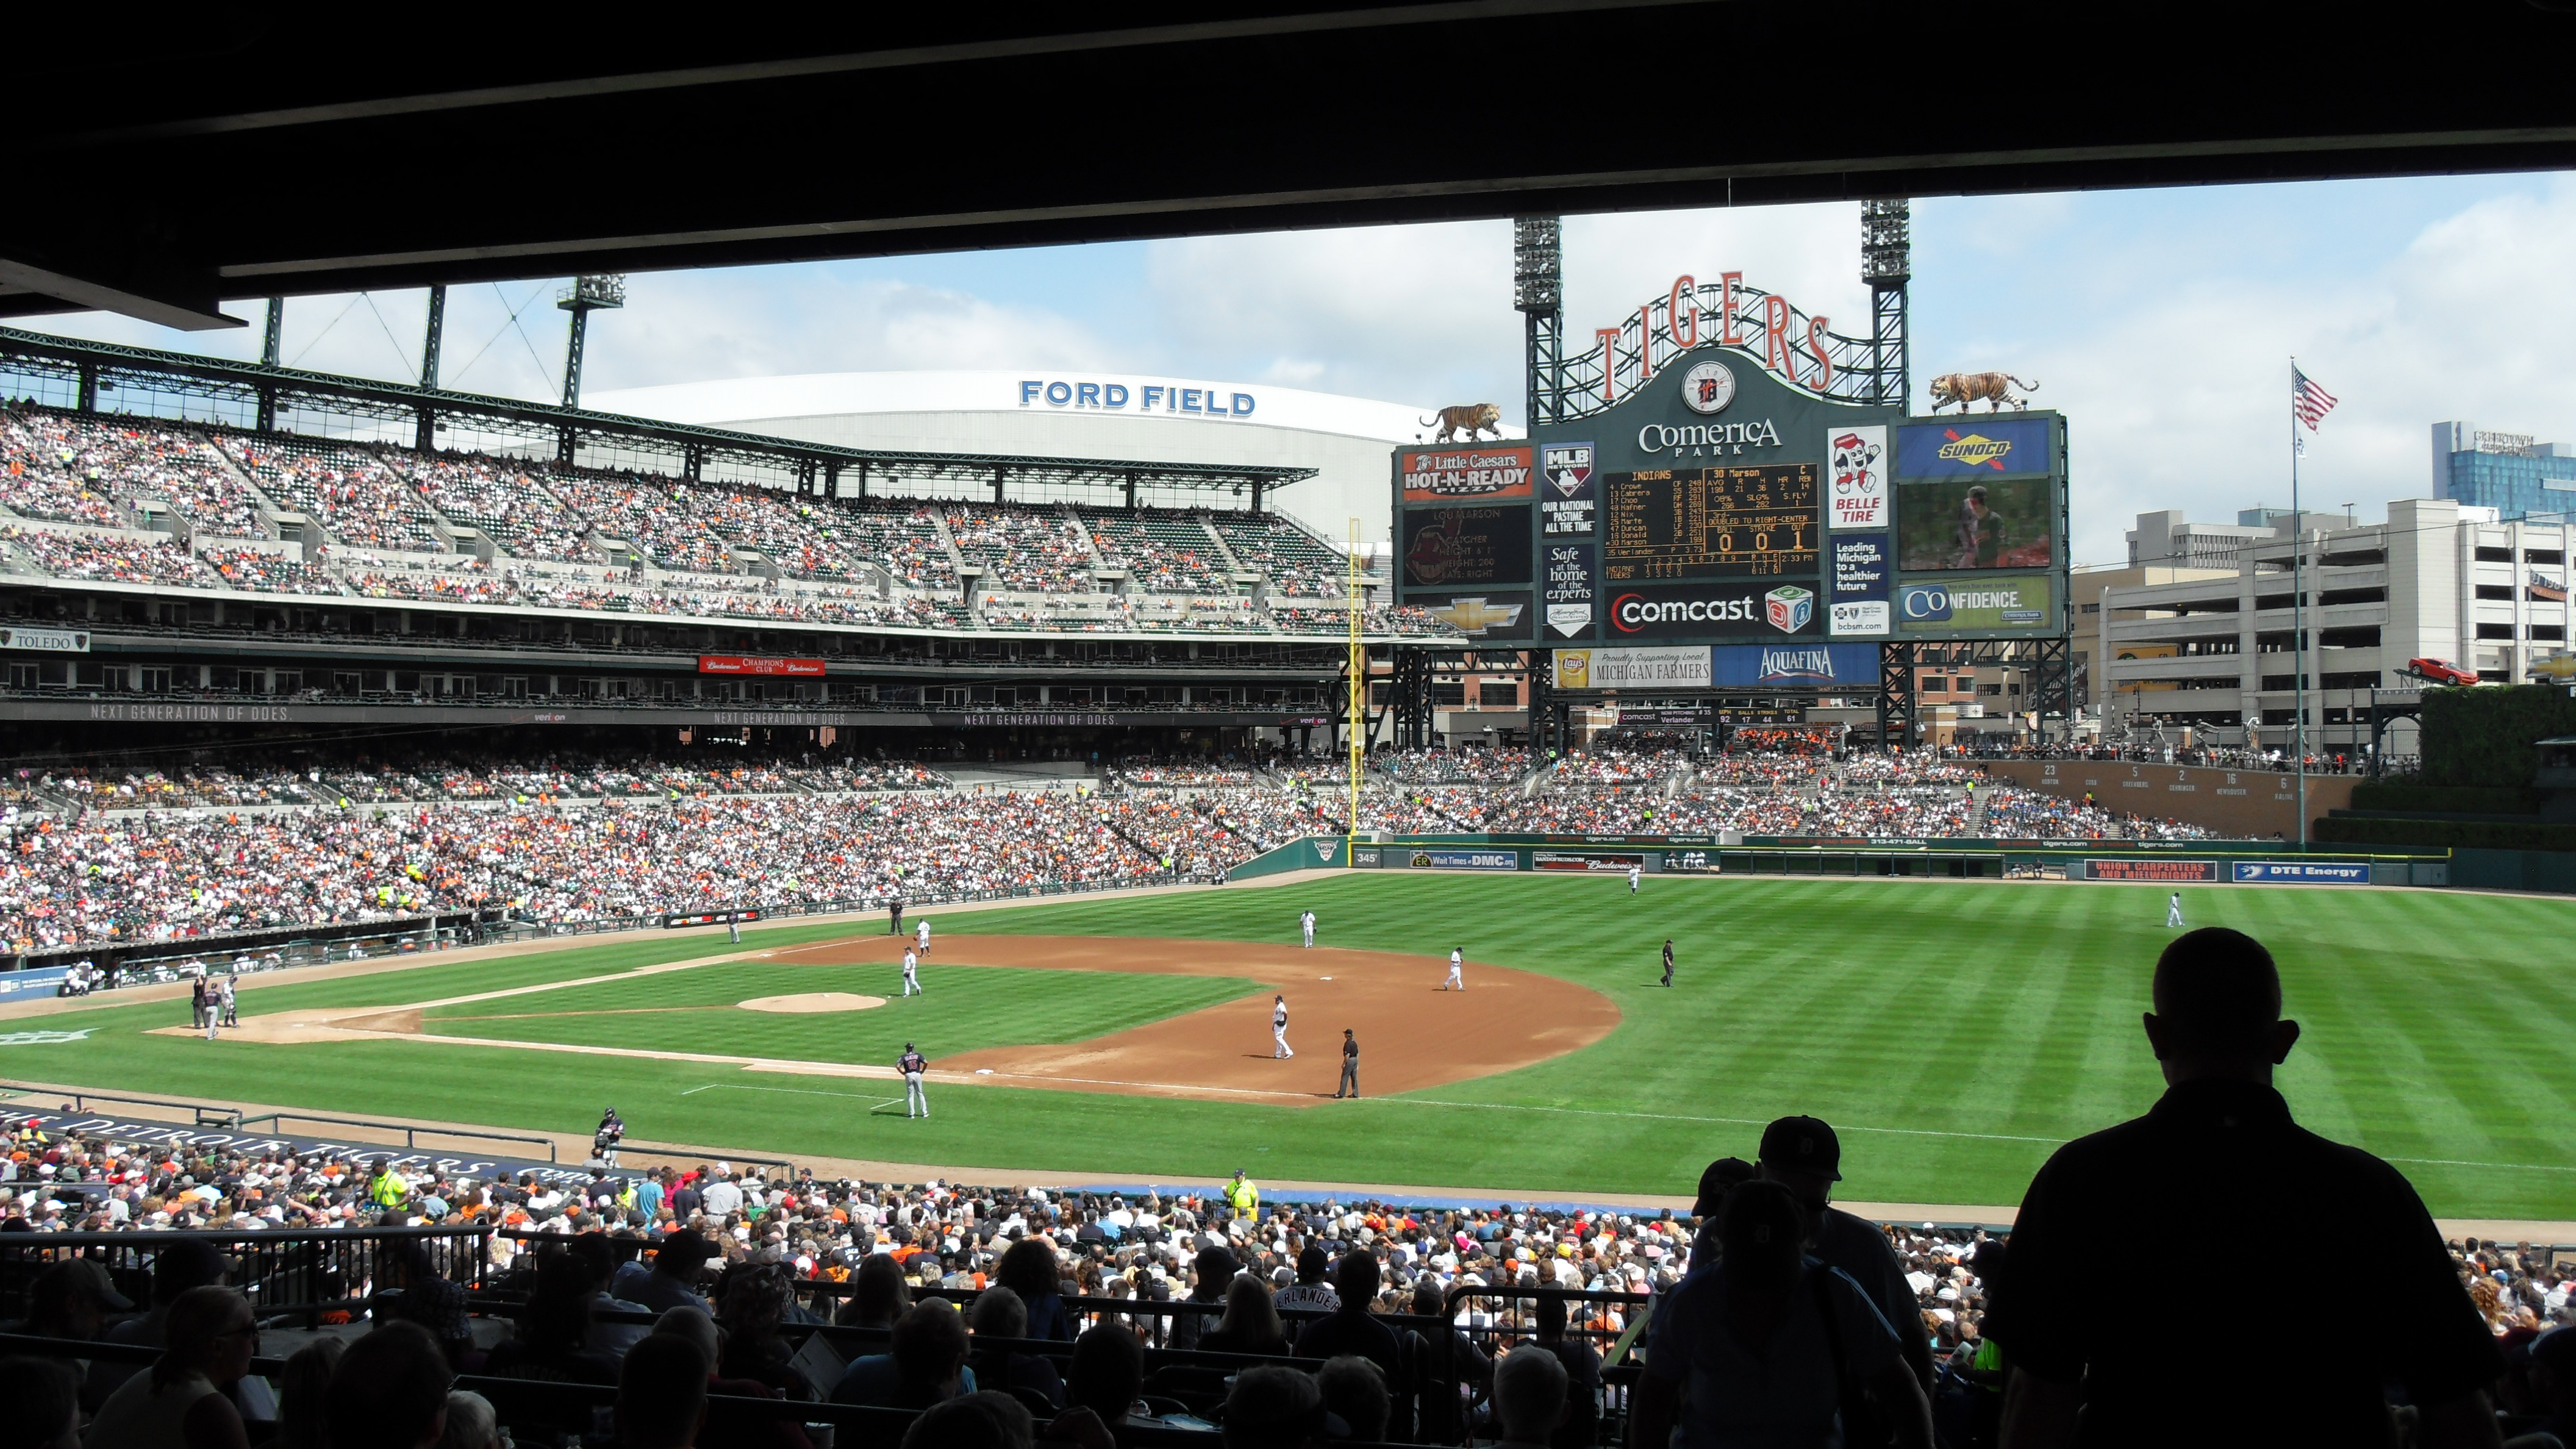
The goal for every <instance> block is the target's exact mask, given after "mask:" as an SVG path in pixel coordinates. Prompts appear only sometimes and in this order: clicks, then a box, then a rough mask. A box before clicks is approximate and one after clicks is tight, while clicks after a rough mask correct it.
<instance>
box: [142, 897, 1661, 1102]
mask: <svg viewBox="0 0 2576 1449" xmlns="http://www.w3.org/2000/svg"><path fill="white" fill-rule="evenodd" d="M908 941H909V938H908V937H895V936H862V937H853V938H847V939H843V940H839V941H825V942H820V943H817V944H814V945H810V946H791V947H784V948H780V949H776V950H771V951H747V952H742V953H740V954H729V955H723V956H708V957H700V958H697V959H694V960H689V961H675V962H668V963H663V964H659V965H653V966H642V967H636V968H633V969H631V970H629V971H624V972H613V973H609V974H606V975H600V976H586V977H581V978H578V979H576V980H571V981H557V982H549V983H543V984H539V985H533V986H516V987H510V988H506V989H503V990H498V991H486V992H476V993H472V994H470V995H464V996H449V997H444V998H440V999H437V1000H429V1001H416V1002H409V1003H403V1004H398V1005H374V1006H361V1007H340V1008H327V1009H319V1010H316V1009H305V1010H298V1011H286V1012H274V1013H265V1014H246V1015H244V1016H243V1017H242V1020H241V1025H240V1026H238V1027H231V1028H227V1029H226V1030H225V1033H224V1034H225V1035H226V1036H228V1037H230V1038H232V1039H233V1040H236V1041H251V1042H261V1043H266V1044H270V1045H278V1046H291V1045H296V1044H299V1043H318V1042H331V1041H350V1040H358V1039H377V1040H386V1039H391V1040H411V1041H421V1042H428V1043H438V1044H448V1045H472V1046H482V1047H500V1048H506V1049H511V1050H518V1051H536V1052H573V1053H580V1054H584V1055H595V1056H622V1057H641V1058H650V1059H656V1060H666V1061H675V1062H695V1063H701V1064H705V1065H722V1066H734V1067H738V1068H740V1069H741V1070H744V1071H748V1072H770V1073H781V1074H786V1075H794V1076H832V1077H872V1078H891V1077H892V1076H893V1075H894V1072H893V1070H892V1068H891V1067H888V1066H876V1065H867V1064H861V1063H852V1062H820V1061H800V1060H794V1059H788V1058H779V1057H762V1056H742V1055H734V1054H730V1053H717V1052H698V1051H662V1050H654V1049H651V1048H646V1047H614V1046H599V1045H587V1044H582V1043H579V1042H570V1041H564V1042H546V1041H528V1040H519V1039H515V1038H502V1037H484V1036H474V1035H466V1034H459V1033H456V1032H454V1031H452V1030H440V1031H437V1032H434V1033H433V1032H429V1031H426V1030H425V1029H424V1026H423V1012H424V1011H425V1010H427V1009H430V1008H436V1007H448V1006H457V1005H463V1004H467V1003H481V1002H488V1001H498V1000H502V999H510V998H516V999H520V1002H521V1004H524V1005H526V1006H529V1007H532V1008H539V1009H534V1010H527V1011H518V1012H509V1013H504V1014H503V1016H500V1017H494V1016H484V1017H454V1016H451V1017H446V1018H442V1020H443V1021H446V1022H460V1021H471V1020H497V1019H505V1018H507V1017H540V1016H547V1017H561V1018H566V1019H570V1018H575V1017H581V1016H593V1015H622V1014H625V1013H624V1012H623V1011H621V1010H620V1009H618V1008H608V1009H606V1010H604V1011H588V1012H551V1011H545V1010H543V1009H541V1008H542V1007H543V997H544V996H545V995H546V994H547V993H549V992H554V991H559V990H562V989H564V988H566V987H572V986H592V985H599V984H603V983H613V982H616V981H620V980H633V979H635V978H637V977H640V976H649V975H658V974H661V973H665V972H673V971H687V970H691V969H693V968H696V967H701V966H712V965H718V964H725V963H733V962H762V963H766V964H769V965H774V966H777V967H780V968H783V970H784V971H786V972H792V971H794V970H795V969H796V968H798V967H818V966H850V965H857V964H862V963H876V962H887V963H891V962H892V961H894V960H895V959H896V958H897V957H898V956H900V955H901V954H902V951H903V948H904V946H905V945H906V944H907V943H908ZM931 962H932V963H933V964H935V965H936V966H975V967H1002V968H1014V967H1016V968H1029V969H1041V970H1048V971H1074V972H1082V971H1096V972H1126V973H1141V974H1151V975H1167V976H1224V977H1234V978H1238V979H1240V978H1247V977H1248V978H1250V979H1252V980H1255V981H1258V982H1260V983H1261V989H1260V990H1259V991H1256V992H1253V993H1250V994H1248V995H1245V996H1242V997H1238V998H1236V999H1234V1000H1232V1001H1227V1002H1222V1003H1220V1004H1218V1005H1215V1006H1211V1007H1206V1008H1203V1009H1200V1010H1197V1011H1191V1012H1185V1013H1183V1014H1181V1015H1178V1016H1172V1017H1167V1018H1165V1019H1163V1020H1161V1021H1156V1022H1150V1023H1148V1024H1146V1025H1144V1026H1139V1027H1134V1028H1130V1029H1128V1030H1125V1031H1119V1032H1113V1033H1111V1034H1109V1035H1107V1036H1101V1037H1094V1038H1091V1039H1090V1040H1087V1041H1079V1042H1070V1043H1058V1044H1052V1045H1028V1046H1001V1047H988V1048H984V1049H982V1050H978V1051H971V1052H963V1053H959V1054H957V1055H954V1056H949V1057H945V1058H939V1059H935V1060H934V1063H933V1070H932V1072H931V1073H930V1075H931V1077H932V1079H933V1080H937V1081H944V1082H949V1083H956V1084H961V1085H963V1084H990V1085H995V1086H1016V1087H1045V1088H1053V1089H1056V1090H1063V1091H1078V1092H1115V1093H1124V1094H1130V1095H1138V1096H1159V1097H1196V1098H1202V1099H1205V1100H1209V1101H1245V1100H1262V1101H1268V1102H1271V1103H1273V1104H1276V1105H1283V1106H1304V1105H1309V1104H1312V1103H1314V1102H1318V1101H1329V1100H1331V1099H1332V1096H1333V1090H1334V1088H1335V1087H1337V1086H1338V1085H1339V1084H1340V1080H1341V1067H1342V1054H1341V1043H1342V1031H1343V1029H1344V1028H1346V1027H1347V1028H1349V1029H1351V1030H1352V1031H1354V1032H1356V1033H1357V1037H1358V1041H1359V1045H1360V1048H1361V1053H1360V1074H1359V1083H1360V1089H1361V1091H1362V1092H1364V1093H1366V1094H1369V1095H1381V1094H1387V1093H1397V1092H1411V1091H1418V1090H1420V1089H1422V1088H1425V1087H1440V1086H1446V1085H1448V1084H1450V1083H1453V1082H1461V1081H1466V1080H1468V1079H1470V1078H1474V1077H1483V1076H1489V1075H1492V1074H1493V1073H1496V1072H1505V1071H1510V1070H1512V1069H1514V1068H1516V1067H1525V1066H1530V1065H1532V1064H1534V1063H1537V1062H1543V1061H1546V1060H1548V1059H1549V1058H1551V1057H1557V1056H1562V1055H1564V1054H1566V1053H1568V1052H1572V1051H1578V1050H1580V1049H1582V1048H1584V1047H1587V1046H1590V1045H1591V1044H1592V1043H1594V1042H1596V1041H1599V1040H1601V1039H1602V1038H1603V1037H1605V1036H1608V1035H1609V1034H1610V1031H1611V1029H1612V1028H1614V1027H1616V1026H1617V1025H1618V1024H1619V1008H1618V1007H1617V1006H1616V1005H1615V1004H1613V1003H1612V1002H1611V1000H1610V998H1608V997H1607V996H1604V995H1602V994H1601V993H1600V992H1598V991H1595V990H1593V989H1592V988H1590V987H1588V986H1583V985H1579V984H1577V983H1575V982H1571V981H1566V980H1562V979H1560V978H1558V977H1554V976H1546V975H1541V974H1539V973H1537V972H1534V971H1517V970H1513V969H1511V968H1509V967H1503V966H1486V965H1480V964H1478V963H1475V962H1469V963H1467V966H1466V970H1465V978H1466V981H1467V989H1466V990H1464V991H1445V990H1441V989H1440V983H1441V982H1442V980H1443V979H1444V978H1445V977H1446V976H1447V975H1448V970H1449V963H1448V962H1447V961H1446V960H1445V959H1442V958H1438V957H1431V956H1412V955H1402V954H1397V953H1393V952H1385V951H1351V950H1336V949H1331V948H1320V947H1319V948H1315V949H1311V950H1310V949H1304V948H1300V947H1295V946H1272V945H1260V944H1251V943H1246V942H1240V941H1174V940H1164V939H1159V938H1138V937H1121V936H973V935H962V934H961V935H954V936H948V937H944V938H942V939H941V940H940V941H939V942H938V944H937V947H936V949H935V950H934V952H933V954H932V957H931ZM790 979H792V978H788V977H785V976H782V979H781V981H780V983H779V984H781V985H785V984H788V983H789V980H790ZM934 979H935V978H934ZM1274 994H1280V995H1285V996H1286V997H1287V998H1288V1008H1289V1017H1290V1020H1289V1030H1288V1040H1289V1044H1290V1045H1291V1046H1292V1047H1298V1051H1297V1054H1296V1055H1295V1056H1294V1057H1293V1058H1290V1059H1287V1060H1275V1059H1274V1058H1273V1056H1272V1042H1271V1035H1270V1014H1271V1007H1272V996H1273V995H1274ZM827 995H828V997H829V999H828V1000H827V999H825V997H824V996H818V995H813V994H805V993H792V994H786V995H780V996H769V997H761V998H756V999H755V1000H753V1001H747V1002H742V1003H739V1004H737V1005H732V1006H726V1005H717V1006H707V1007H700V1008H692V1010H696V1011H706V1012H726V1011H733V1010H752V1011H777V1010H782V1009H791V1010H792V1009H806V1010H817V1009H819V1010H852V1009H863V1007H862V1006H861V1003H871V1004H882V998H874V997H862V996H855V995H848V996H843V995H839V994H827ZM790 1003H793V1005H792V1006H791V1005H790ZM665 1010H667V1008H665ZM1399 1024H1400V1025H1399ZM151 1034H153V1035H156V1036H192V1035H195V1034H196V1031H195V1029H194V1028H192V1027H188V1026H184V1025H172V1026H165V1027H156V1028H153V1029H152V1031H151ZM1300 1043H1302V1044H1303V1045H1302V1046H1300V1045H1299V1044H1300Z"/></svg>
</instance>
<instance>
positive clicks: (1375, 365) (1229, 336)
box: [1146, 222, 1522, 417]
mask: <svg viewBox="0 0 2576 1449" xmlns="http://www.w3.org/2000/svg"><path fill="white" fill-rule="evenodd" d="M1146 274H1147V277H1148V284H1149V287H1150V289H1151V295H1150V304H1151V316H1152V318H1153V321H1154V323H1155V325H1156V331H1157V332H1158V333H1159V341H1160V343H1161V345H1162V347H1163V348H1164V349H1165V350H1166V351H1167V352H1168V354H1169V355H1170V356H1171V358H1172V360H1173V365H1179V366H1185V367H1186V366H1188V365H1189V364H1190V361H1191V360H1192V359H1197V360H1198V370H1204V371H1208V372H1210V374H1211V375H1233V376H1248V377H1263V378H1269V379H1272V380H1275V381H1279V382H1294V383H1295V384H1296V385H1297V386H1301V387H1312V388H1316V389H1319V390H1322V391H1326V392H1340V393H1349V394H1353V395H1356V396H1361V397H1378V398H1392V399H1398V400H1402V401H1407V402H1411V403H1414V404H1416V405H1418V406H1425V407H1437V406H1441V405H1444V404H1447V403H1452V402H1468V401H1487V400H1491V401H1494V402H1497V403H1500V404H1502V405H1503V407H1504V410H1505V411H1506V412H1507V413H1509V414H1511V415H1513V416H1515V417H1517V416H1518V415H1519V414H1520V412H1521V408H1520V398H1521V393H1522V388H1521V385H1520V356H1521V322H1520V314H1519V313H1517V312H1514V311H1513V310H1512V229H1511V224H1510V223H1508V222H1460V223H1448V224H1441V225H1432V226H1389V227H1363V228H1357V229H1353V230H1348V231H1312V232H1273V233H1264V234H1261V235H1256V236H1218V237H1189V238H1185V239H1182V240H1178V241H1167V242H1157V243H1155V244H1154V245H1153V246H1151V247H1150V248H1148V249H1147V253H1146ZM1471 395H1472V396H1471Z"/></svg>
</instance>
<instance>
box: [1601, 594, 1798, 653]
mask: <svg viewBox="0 0 2576 1449" xmlns="http://www.w3.org/2000/svg"><path fill="white" fill-rule="evenodd" d="M1821 623H1822V621H1821V620H1820V619H1818V618H1817V616H1816V591H1815V590H1814V589H1813V588H1811V587H1809V586H1808V585H1807V584H1776V585H1773V586H1771V587H1769V588H1765V587H1763V586H1762V585H1761V584H1760V583H1759V582H1756V583H1751V584H1729V583H1724V582H1720V581H1717V580H1711V581H1709V582H1706V583H1690V584H1641V585H1639V586H1637V587H1635V588H1631V589H1621V590H1619V591H1618V592H1616V593H1613V594H1611V595H1610V609H1609V629H1608V631H1607V636H1606V637H1609V638H1613V639H1618V638H1629V639H1686V638H1690V637H1692V636H1694V635H1706V634H1733V635H1736V636H1737V637H1739V638H1741V637H1743V636H1745V635H1750V634H1758V633H1759V632H1760V631H1761V630H1763V629H1764V628H1765V627H1768V628H1770V629H1772V630H1775V631H1777V632H1779V633H1782V634H1814V633H1819V632H1821V629H1820V627H1819V626H1820V624H1821Z"/></svg>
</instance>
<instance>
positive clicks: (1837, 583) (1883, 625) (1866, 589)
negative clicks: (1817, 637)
mask: <svg viewBox="0 0 2576 1449" xmlns="http://www.w3.org/2000/svg"><path fill="white" fill-rule="evenodd" d="M1826 550H1827V552H1828V553H1829V554H1830V555H1831V561H1830V563H1829V564H1828V565H1827V567H1829V568H1830V569H1831V570H1832V571H1833V572H1832V575H1831V577H1830V579H1829V580H1828V583H1829V585H1830V590H1831V592H1830V609H1829V612H1828V618H1827V625H1826V632H1827V633H1830V634H1832V635H1834V636H1835V637H1836V638H1847V637H1854V636H1857V637H1860V638H1865V639H1880V638H1885V637H1886V636H1887V635H1889V634H1891V633H1894V632H1895V625H1894V622H1893V621H1894V618H1895V610H1894V606H1893V603H1892V601H1891V592H1892V590H1893V589H1894V586H1895V582H1896V570H1895V567H1894V563H1895V561H1894V560H1893V559H1892V558H1890V557H1889V554H1888V536H1887V535H1886V534H1884V533H1838V534H1835V535H1834V536H1833V537H1832V538H1831V539H1830V540H1829V541H1828V542H1827V544H1826Z"/></svg>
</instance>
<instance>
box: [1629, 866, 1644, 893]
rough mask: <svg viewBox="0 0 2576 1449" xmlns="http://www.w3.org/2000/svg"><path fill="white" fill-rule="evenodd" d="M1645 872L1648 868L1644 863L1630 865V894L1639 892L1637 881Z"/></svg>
mask: <svg viewBox="0 0 2576 1449" xmlns="http://www.w3.org/2000/svg"><path fill="white" fill-rule="evenodd" d="M1645 874H1646V868H1645V867H1644V866H1642V865H1631V866H1629V867H1628V894H1630V895H1632V896H1633V895H1635V894H1636V893H1637V882H1638V880H1639V879H1641V878H1642V877H1643V876H1644V875H1645Z"/></svg>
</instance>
